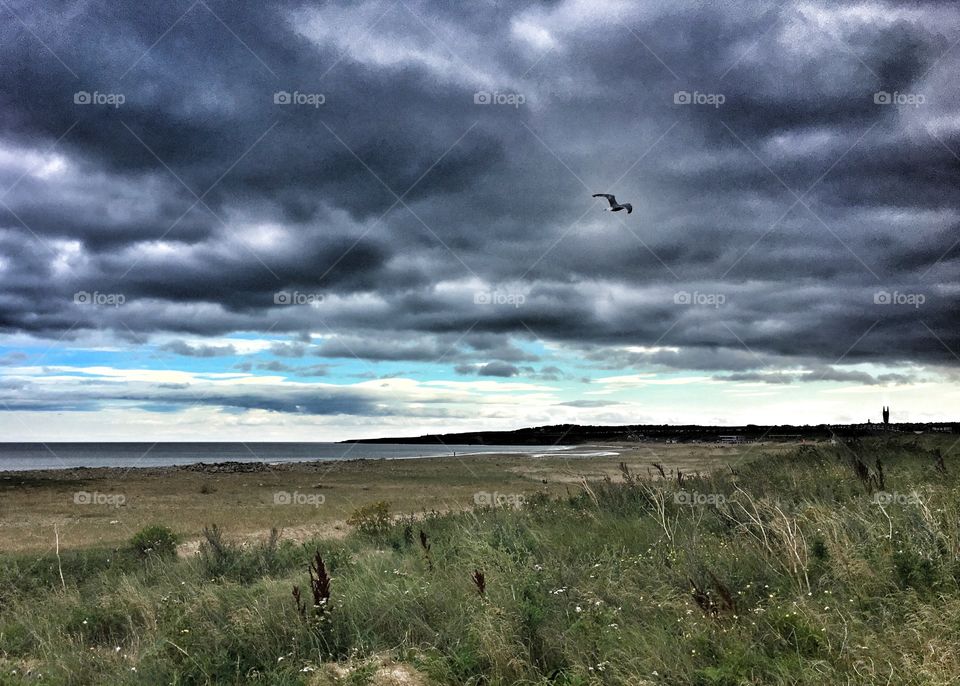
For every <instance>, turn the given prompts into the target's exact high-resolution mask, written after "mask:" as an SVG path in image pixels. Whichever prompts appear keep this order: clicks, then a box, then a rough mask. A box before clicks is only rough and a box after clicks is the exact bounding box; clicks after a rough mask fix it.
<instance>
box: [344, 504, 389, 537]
mask: <svg viewBox="0 0 960 686" xmlns="http://www.w3.org/2000/svg"><path fill="white" fill-rule="evenodd" d="M347 524H349V525H350V526H354V527H356V528H357V531H359V532H360V533H362V534H368V535H380V534H383V533H386V531H387V530H388V529H389V528H390V524H391V518H390V503H388V502H385V501H383V500H380V501H378V502H375V503H371V504H370V505H364V506H363V507H360V508H357V509H356V510H354V511H353V514H351V515H350V518H349V519H347Z"/></svg>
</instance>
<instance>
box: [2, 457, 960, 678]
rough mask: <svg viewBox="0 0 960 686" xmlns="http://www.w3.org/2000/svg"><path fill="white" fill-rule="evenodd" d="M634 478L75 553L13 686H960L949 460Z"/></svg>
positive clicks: (15, 574) (7, 640)
mask: <svg viewBox="0 0 960 686" xmlns="http://www.w3.org/2000/svg"><path fill="white" fill-rule="evenodd" d="M621 471H622V474H621V476H620V477H619V478H618V479H616V480H606V481H603V482H590V483H584V485H583V487H581V488H579V489H577V490H571V491H570V493H569V495H568V496H567V497H565V498H562V499H551V498H548V497H546V496H537V495H531V496H530V497H528V498H527V502H526V504H525V506H524V507H523V508H521V509H514V508H482V509H477V510H474V511H471V512H460V513H453V514H445V515H441V514H437V513H432V514H429V515H426V516H423V517H418V518H417V519H416V520H412V519H398V520H394V522H393V523H388V524H386V525H384V526H379V525H378V526H377V527H372V528H369V530H365V531H364V532H362V533H357V534H355V535H353V536H352V537H350V538H349V539H348V540H346V541H344V542H339V543H330V542H327V541H319V540H318V541H310V542H308V543H306V544H294V543H292V542H289V541H283V540H282V536H281V535H274V536H272V537H271V540H269V541H267V542H265V543H263V544H260V545H247V546H241V545H239V544H236V543H233V542H230V541H227V540H225V539H224V537H223V535H222V533H221V532H220V531H219V530H218V529H216V528H214V527H210V528H208V529H207V531H206V532H205V540H204V542H203V545H202V546H201V552H200V554H198V555H197V556H195V557H192V558H189V559H181V560H171V559H167V558H164V557H158V556H151V557H147V558H144V557H142V556H139V555H137V554H136V553H135V552H133V551H132V550H131V551H83V552H72V553H70V552H68V553H63V554H62V560H61V562H62V568H63V573H64V577H65V579H66V590H65V591H64V590H63V589H62V587H61V582H60V578H59V571H58V569H57V566H56V560H55V559H53V560H51V559H47V558H43V559H41V560H39V561H37V560H36V559H29V558H14V557H8V558H5V559H3V561H2V572H0V682H11V683H18V682H19V680H20V679H21V678H23V679H34V678H35V677H36V675H37V674H42V675H43V676H42V682H44V683H65V684H86V683H111V684H141V683H175V684H204V683H227V684H232V683H236V684H240V683H248V682H250V681H253V680H256V681H257V682H258V683H270V684H301V683H347V682H349V683H366V682H369V683H376V679H377V677H376V670H375V669H373V668H368V667H369V665H370V664H373V663H371V662H369V660H373V659H376V660H383V659H385V656H389V657H391V658H392V659H395V660H400V661H403V662H406V663H407V664H409V665H411V666H412V667H413V668H415V669H416V670H417V671H418V672H419V673H420V674H421V675H422V676H423V678H424V680H425V682H426V683H429V682H433V683H442V684H448V683H449V684H645V683H649V684H730V685H733V684H818V685H819V684H824V683H844V684H878V683H890V684H894V683H895V684H949V683H955V680H956V678H957V675H958V674H960V657H958V656H960V500H958V498H957V486H958V473H960V465H954V464H951V460H950V457H949V455H947V456H944V453H943V452H942V449H940V447H938V446H933V445H932V444H930V443H927V442H920V441H915V440H912V439H910V440H904V439H897V438H893V439H882V440H879V439H878V440H874V441H864V442H862V443H852V444H849V445H848V444H837V445H827V444H822V445H817V446H805V447H802V448H801V449H799V450H797V451H795V452H793V453H790V454H786V455H782V456H779V457H770V456H758V457H757V459H755V460H754V461H752V462H750V463H748V464H741V465H738V466H737V467H736V468H735V469H730V470H717V471H716V472H715V473H712V474H708V475H696V474H684V475H683V477H682V478H679V477H676V476H672V475H669V474H667V473H663V475H662V478H654V479H653V480H650V479H648V478H639V477H637V476H636V475H634V474H631V473H630V471H629V470H628V469H627V468H626V466H623V467H622V470H621ZM657 476H659V475H658V474H657V473H654V477H657ZM417 529H419V533H420V535H419V536H415V535H414V531H415V530H417ZM294 586H296V587H297V589H298V595H297V597H296V598H295V597H292V589H293V588H294ZM300 588H303V589H307V590H305V591H304V593H303V594H302V596H301V595H300V594H299V589H300ZM303 596H312V599H305V598H304V597H303ZM307 605H312V606H314V607H310V608H307V607H306V606H307ZM333 663H340V664H350V665H353V666H355V667H357V666H359V667H357V668H355V669H353V670H352V671H351V672H350V674H349V675H347V676H344V672H343V671H342V670H341V671H340V672H336V671H333V670H330V669H329V665H331V664H333ZM364 665H366V666H364ZM27 672H29V673H30V675H31V676H30V677H24V676H23V675H25V674H26V673H27ZM338 674H339V676H338ZM338 679H339V681H338Z"/></svg>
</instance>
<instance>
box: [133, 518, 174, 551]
mask: <svg viewBox="0 0 960 686" xmlns="http://www.w3.org/2000/svg"><path fill="white" fill-rule="evenodd" d="M130 547H131V548H133V551H134V552H135V553H136V554H137V556H139V557H143V558H145V557H152V556H156V557H176V556H177V535H176V534H175V533H173V531H171V530H170V529H168V528H167V527H165V526H161V525H159V524H154V525H152V526H146V527H144V528H142V529H140V531H138V532H137V533H135V534H134V535H133V538H131V539H130Z"/></svg>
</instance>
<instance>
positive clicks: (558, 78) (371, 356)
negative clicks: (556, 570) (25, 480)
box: [0, 0, 960, 440]
mask: <svg viewBox="0 0 960 686" xmlns="http://www.w3.org/2000/svg"><path fill="white" fill-rule="evenodd" d="M0 17H2V20H0V64H2V70H0V431H2V435H3V437H4V440H58V439H59V440H68V439H77V440H88V439H89V440H95V439H110V440H121V439H136V440H149V439H167V440H178V439H179V440H196V439H238V440H304V439H307V440H338V439H343V438H349V437H364V436H382V435H400V434H402V435H416V434H419V433H424V432H429V431H458V430H470V429H484V428H487V429H493V428H497V429H503V428H516V427H521V426H528V425H540V424H548V423H559V422H579V423H594V424H613V423H647V422H650V423H661V422H670V423H674V422H676V423H722V424H737V423H747V422H754V423H777V422H779V423H819V422H847V421H857V422H859V421H865V420H866V419H867V418H873V419H874V420H875V421H876V420H877V419H879V413H880V407H881V405H890V406H891V409H892V416H893V419H894V420H895V421H896V420H913V421H936V420H947V419H952V420H956V419H957V413H956V410H957V408H958V406H960V386H958V369H960V357H958V353H960V327H958V321H960V307H958V303H960V298H958V296H960V284H958V279H957V277H958V267H960V243H958V241H960V231H958V227H960V221H958V219H960V216H958V215H960V211H958V200H960V81H958V79H957V76H956V75H957V74H958V73H960V46H958V42H960V13H958V12H957V11H956V7H955V4H954V3H953V2H942V3H940V2H891V3H880V2H868V3H863V2H832V1H831V2H822V3H818V2H789V1H788V2H785V3H773V2H763V3H757V2H725V3H705V2H685V1H683V0H670V1H669V2H662V3H661V2H622V3H618V2H612V3H606V4H604V6H603V9H602V10H601V9H600V6H598V5H597V4H596V3H591V2H587V1H586V0H562V1H559V2H545V3H534V2H513V3H500V2H497V1H495V0H489V1H485V0H478V1H477V2H471V3H448V2H416V1H412V0H395V1H393V2H391V1H390V0H384V1H371V2H359V3H354V2H345V3H335V2H316V3H311V2H263V3H261V2H226V1H223V0H197V1H196V2H192V3H191V2H190V0H173V1H171V2H166V3H156V4H155V3H148V4H144V3H135V2H116V1H114V2H96V1H94V2H89V1H70V0H68V1H65V2H43V3H34V2H27V1H24V0H0ZM592 193H615V194H616V195H617V198H618V199H620V200H621V201H623V202H630V203H632V205H633V208H634V209H633V212H632V214H629V215H628V214H626V213H624V212H618V213H611V212H606V211H604V209H605V208H606V207H607V204H606V202H605V201H603V200H602V199H595V198H592V197H591V194H592Z"/></svg>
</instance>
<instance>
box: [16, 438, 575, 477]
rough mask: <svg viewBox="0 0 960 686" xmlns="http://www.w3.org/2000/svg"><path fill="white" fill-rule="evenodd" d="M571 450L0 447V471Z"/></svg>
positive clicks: (346, 446)
mask: <svg viewBox="0 0 960 686" xmlns="http://www.w3.org/2000/svg"><path fill="white" fill-rule="evenodd" d="M569 448H570V446H543V445H539V446H531V445H444V444H440V443H431V444H424V445H419V444H413V443H396V444H394V443H213V442H205V443H0V472H9V471H24V470H35V469H72V468H76V467H121V468H124V469H128V468H133V467H166V466H171V465H188V464H197V463H200V462H203V463H206V464H211V463H216V462H265V463H268V464H277V463H280V462H310V461H313V460H356V459H415V458H418V457H439V456H450V457H453V456H454V455H458V456H459V455H479V454H484V453H500V454H505V453H508V454H520V455H544V454H549V453H553V452H559V451H563V450H567V449H569Z"/></svg>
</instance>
